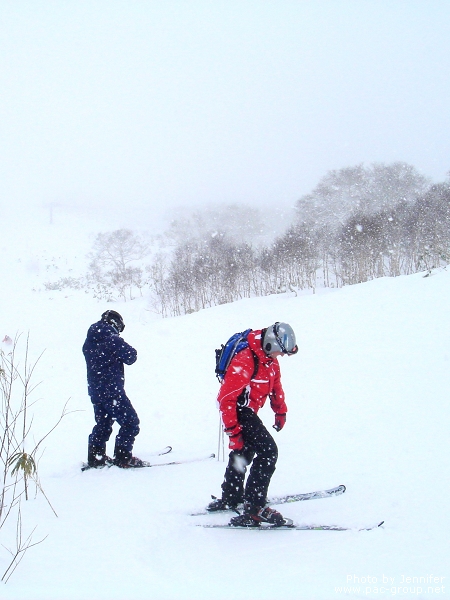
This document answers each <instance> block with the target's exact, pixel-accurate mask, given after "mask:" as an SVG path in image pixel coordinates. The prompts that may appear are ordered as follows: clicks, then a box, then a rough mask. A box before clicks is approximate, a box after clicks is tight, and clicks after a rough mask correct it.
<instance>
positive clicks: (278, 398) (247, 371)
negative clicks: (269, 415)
mask: <svg viewBox="0 0 450 600" xmlns="http://www.w3.org/2000/svg"><path fill="white" fill-rule="evenodd" d="M248 343H249V347H248V348H246V349H245V350H241V351H240V352H238V354H236V355H235V356H234V358H233V359H232V361H231V363H230V366H229V367H228V369H227V372H226V374H225V377H224V380H223V382H222V384H221V386H220V390H219V394H218V396H217V402H218V405H219V410H220V413H221V416H222V422H223V426H224V429H225V431H226V432H227V433H228V434H229V435H236V434H238V433H239V432H240V431H241V429H242V428H241V426H240V425H239V421H238V416H237V402H238V398H239V405H240V406H248V407H249V408H250V409H251V410H253V411H254V412H255V413H257V412H258V410H259V409H260V408H262V407H263V406H264V404H265V402H266V400H267V398H268V397H270V406H271V407H272V410H273V412H274V413H278V414H284V413H286V412H287V406H286V403H285V401H284V392H283V388H282V386H281V379H280V365H279V364H278V360H277V359H276V358H271V357H270V356H267V354H266V353H265V352H264V350H263V349H262V345H261V330H257V331H251V332H250V333H249V334H248ZM254 354H256V356H257V357H258V361H257V362H258V371H257V372H256V373H255V375H253V373H254V371H255V357H254ZM252 376H253V377H252Z"/></svg>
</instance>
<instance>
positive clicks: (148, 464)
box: [81, 452, 216, 471]
mask: <svg viewBox="0 0 450 600" xmlns="http://www.w3.org/2000/svg"><path fill="white" fill-rule="evenodd" d="M166 454H168V452H166ZM158 456H160V455H158ZM215 456H216V455H215V454H209V455H208V456H202V457H200V458H186V459H180V460H172V461H170V462H164V463H152V462H149V461H148V460H143V461H142V465H140V466H139V467H128V469H142V468H146V467H168V466H170V465H184V464H186V463H192V462H199V461H202V460H209V459H211V458H215ZM105 467H107V468H108V469H109V468H110V467H114V464H113V463H108V464H106V465H105ZM92 468H94V467H90V466H89V465H87V464H86V463H83V464H82V466H81V470H82V471H87V470H89V469H92ZM96 468H99V467H96ZM100 468H101V469H103V468H104V467H100Z"/></svg>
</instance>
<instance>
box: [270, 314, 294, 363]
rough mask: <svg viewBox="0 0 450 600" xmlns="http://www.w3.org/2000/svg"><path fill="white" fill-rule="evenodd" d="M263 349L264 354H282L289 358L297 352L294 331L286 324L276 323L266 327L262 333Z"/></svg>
mask: <svg viewBox="0 0 450 600" xmlns="http://www.w3.org/2000/svg"><path fill="white" fill-rule="evenodd" d="M263 349H264V352H265V353H266V354H271V353H272V352H282V353H283V354H287V355H289V356H291V355H292V354H296V353H297V352H298V346H297V342H296V340H295V333H294V330H293V329H292V327H291V326H290V325H288V324H287V323H279V322H278V321H277V322H276V323H274V324H273V325H271V326H270V327H268V328H267V329H266V332H265V333H264V339H263Z"/></svg>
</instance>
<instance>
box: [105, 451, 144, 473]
mask: <svg viewBox="0 0 450 600" xmlns="http://www.w3.org/2000/svg"><path fill="white" fill-rule="evenodd" d="M113 464H114V465H115V466H116V467H119V468H120V469H140V468H142V467H145V463H144V461H143V460H141V459H140V458H137V457H136V456H132V454H131V452H129V451H128V450H124V449H123V448H117V447H116V448H115V451H114V460H113Z"/></svg>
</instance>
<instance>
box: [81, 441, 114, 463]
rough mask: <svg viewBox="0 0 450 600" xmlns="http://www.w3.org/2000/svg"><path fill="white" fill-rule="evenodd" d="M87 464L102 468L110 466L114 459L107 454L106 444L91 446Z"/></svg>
mask: <svg viewBox="0 0 450 600" xmlns="http://www.w3.org/2000/svg"><path fill="white" fill-rule="evenodd" d="M87 464H88V466H89V467H90V468H91V469H102V468H103V467H110V466H111V465H112V464H113V459H112V458H110V457H109V456H107V455H106V446H105V447H100V446H89V447H88V460H87Z"/></svg>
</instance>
